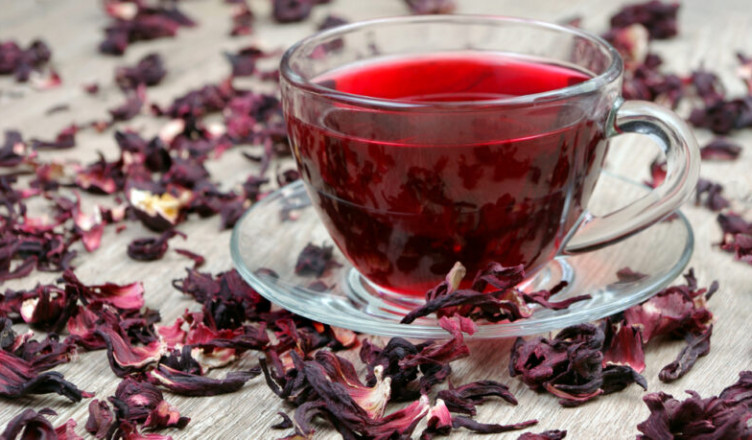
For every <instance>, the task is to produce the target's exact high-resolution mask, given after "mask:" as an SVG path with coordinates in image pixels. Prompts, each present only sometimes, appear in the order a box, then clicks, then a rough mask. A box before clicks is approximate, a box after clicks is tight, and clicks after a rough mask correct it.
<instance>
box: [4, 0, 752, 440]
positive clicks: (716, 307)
mask: <svg viewBox="0 0 752 440" xmlns="http://www.w3.org/2000/svg"><path fill="white" fill-rule="evenodd" d="M457 2H458V4H459V12H463V13H484V14H500V15H510V16H523V17H531V18H536V19H542V20H547V21H557V22H558V21H565V20H566V19H568V18H571V17H573V16H578V15H579V16H582V17H583V18H584V19H583V21H582V26H583V27H584V28H586V29H588V30H592V31H594V32H601V31H603V30H604V29H605V28H606V26H607V22H608V17H610V15H611V14H613V13H614V11H615V10H616V9H618V6H619V5H618V4H617V2H603V1H597V0H568V1H560V0H527V1H524V2H520V1H516V0H494V1H486V0H457ZM270 3H271V2H269V1H266V0H252V1H251V2H250V4H251V8H252V9H253V11H254V13H255V14H256V21H255V24H254V33H253V34H252V35H250V36H247V37H241V38H230V37H229V36H227V31H228V29H229V25H230V13H231V9H230V6H229V5H226V4H224V2H222V1H219V0H188V1H185V2H181V5H182V7H183V9H184V10H185V12H186V13H188V14H189V15H190V16H192V17H194V18H196V19H197V20H198V21H199V23H200V24H199V26H198V27H196V28H193V29H183V30H181V31H180V32H179V34H178V36H177V38H174V39H162V40H156V41H153V42H147V43H139V44H134V45H132V46H131V47H130V48H129V49H128V51H127V53H126V55H125V56H124V57H120V58H118V57H108V56H103V55H100V54H98V53H97V50H96V48H97V44H98V42H99V41H100V40H101V38H102V31H101V29H102V28H103V26H105V24H106V23H107V18H106V17H105V15H104V12H103V11H102V8H101V4H100V2H98V1H96V0H34V1H32V0H28V1H19V0H0V11H2V12H0V40H5V39H10V38H14V39H17V40H18V41H20V42H24V43H25V42H28V41H31V40H32V39H33V38H35V37H42V38H43V39H44V40H46V41H47V42H48V43H49V44H50V45H51V47H52V51H53V60H54V66H55V68H56V69H58V70H59V72H60V74H61V76H62V78H63V79H64V83H63V85H62V87H59V88H56V89H52V90H48V91H36V90H33V89H31V88H29V87H28V86H26V85H20V84H17V83H14V82H13V81H12V80H10V79H8V78H0V132H2V131H4V130H6V129H10V128H15V129H19V130H21V131H22V133H23V134H24V135H25V138H30V137H40V138H52V137H54V135H55V134H56V133H57V132H58V131H59V130H60V129H61V128H62V127H64V126H66V125H67V124H69V123H71V122H73V121H79V122H80V121H88V120H91V119H96V118H100V117H101V116H102V115H103V114H105V111H106V109H107V108H109V107H112V106H113V105H115V104H118V103H120V102H121V100H122V96H121V94H120V92H119V91H118V90H117V88H116V87H115V85H114V84H113V80H112V75H113V69H114V68H115V67H116V66H119V65H123V64H133V63H135V61H136V60H138V59H140V57H142V56H143V55H145V54H147V53H149V52H153V51H156V52H159V53H161V54H162V55H163V56H164V57H165V59H166V66H167V69H168V76H167V79H166V81H165V82H164V83H163V84H161V85H159V86H157V87H153V88H150V89H149V91H148V97H149V99H150V100H151V101H152V102H157V103H167V102H169V101H170V100H171V99H172V98H174V97H176V96H179V95H180V94H182V93H184V92H185V91H187V90H189V89H191V88H195V87H198V86H201V85H204V84H207V83H212V82H217V81H219V80H221V79H223V78H224V77H226V75H227V74H228V73H229V66H228V64H227V62H226V61H225V59H224V57H223V55H222V52H223V51H232V50H235V49H237V48H239V47H242V46H246V45H248V44H250V43H254V44H258V45H260V46H261V47H263V48H267V49H283V48H285V47H286V46H288V45H289V44H291V43H293V42H294V41H296V40H298V39H299V38H302V37H303V36H305V35H307V34H309V33H311V32H313V30H314V29H315V24H316V23H318V22H320V21H321V19H322V18H323V17H324V16H325V15H326V14H328V13H330V12H333V13H336V14H337V15H340V16H343V17H345V18H347V19H349V20H352V21H354V20H360V19H366V18H371V17H382V16H394V15H402V14H405V13H406V12H407V9H406V7H405V6H404V3H403V2H402V1H401V0H379V1H371V0H333V1H332V2H331V3H329V4H326V5H322V6H318V7H316V8H315V9H314V12H313V17H312V19H310V20H308V21H306V22H304V23H299V24H293V25H286V26H280V25H277V24H274V23H273V22H272V21H271V19H270V18H269V17H270V7H269V4H270ZM679 21H680V23H679V26H680V35H679V36H678V37H676V38H674V39H672V40H670V41H659V42H655V43H654V44H653V49H654V50H655V51H656V52H658V53H660V54H661V55H662V56H663V57H664V60H665V68H666V70H670V71H674V72H677V73H680V74H687V73H689V72H690V71H691V70H692V69H695V68H697V67H699V66H701V65H703V64H704V65H705V66H708V67H710V68H712V69H713V70H714V71H717V72H718V73H720V74H721V77H722V79H723V81H724V82H725V84H726V86H727V88H728V90H729V92H730V93H731V94H736V95H739V94H741V93H744V92H745V90H744V88H743V86H742V84H741V82H740V81H739V80H738V79H737V78H736V76H735V70H736V66H737V61H736V58H735V52H736V51H737V50H740V51H743V52H746V53H747V54H752V32H750V31H749V29H752V11H750V9H749V3H748V1H747V0H724V1H715V2H707V1H703V0H685V1H684V2H682V7H681V12H680V19H679ZM272 61H273V60H272ZM272 64H273V62H272ZM92 81H97V82H99V83H100V85H101V86H102V91H101V92H100V93H99V94H98V95H97V96H89V95H86V94H85V93H84V92H83V91H82V88H81V85H82V84H85V83H89V82H92ZM59 104H66V105H68V106H69V110H68V111H61V112H56V113H53V114H49V115H47V114H46V111H47V110H48V109H49V108H51V107H53V106H56V105H59ZM681 110H682V111H685V110H686V109H681ZM163 123H164V120H157V119H156V118H153V117H147V116H139V117H137V118H136V119H134V120H132V121H130V122H128V123H124V124H121V125H120V126H119V128H123V127H132V128H135V129H137V130H140V131H141V132H142V133H144V134H145V135H152V134H154V133H156V131H157V130H158V129H159V127H160V124H163ZM695 132H696V136H697V138H698V140H699V142H700V144H703V143H706V142H707V141H709V140H710V139H711V138H712V135H711V133H709V132H707V131H704V130H695ZM733 139H734V140H735V141H737V142H738V143H740V144H742V145H744V146H745V149H744V151H743V152H742V156H741V158H740V160H738V161H736V162H732V163H707V164H703V169H702V173H701V174H702V176H703V177H706V178H709V179H711V180H715V181H718V182H721V183H723V184H724V185H725V186H726V194H727V195H728V196H729V197H730V198H731V199H732V200H733V202H732V203H733V206H734V209H735V210H737V211H740V212H747V211H749V208H750V199H749V198H748V196H749V195H750V188H752V173H749V169H750V166H751V165H752V130H744V131H741V132H738V133H735V134H734V135H733ZM647 144H649V142H648V143H647ZM98 151H101V152H103V153H104V154H105V155H106V156H108V157H113V155H115V154H116V151H117V150H116V146H115V143H114V140H113V137H112V132H111V131H108V132H106V133H104V134H98V133H93V132H88V131H87V132H83V133H81V134H79V135H78V136H77V146H76V147H75V148H74V149H71V150H68V151H61V152H44V153H42V154H41V155H42V157H43V158H45V159H49V158H51V157H53V156H56V157H59V158H65V159H76V160H79V161H82V162H84V163H87V162H90V161H92V160H94V159H95V158H96V156H95V155H96V153H97V152H98ZM655 154H656V153H655V150H654V147H652V146H650V145H647V146H646V141H645V140H644V138H639V137H636V136H629V137H624V138H622V139H619V140H617V141H615V142H614V144H613V147H612V148H611V152H610V155H609V157H608V164H609V166H611V167H613V168H615V169H618V170H621V171H623V172H626V173H628V174H629V175H632V176H637V177H645V178H646V177H647V172H646V170H647V164H648V163H649V162H650V160H651V159H652V158H653V156H654V155H655ZM208 167H209V168H210V171H211V172H212V174H213V175H214V176H221V179H222V183H223V185H226V186H227V187H229V186H232V185H235V184H238V183H241V182H242V181H244V179H245V177H246V176H247V175H248V173H249V172H253V171H254V170H253V169H251V168H252V167H253V165H250V164H249V162H248V161H246V160H244V159H243V158H242V157H241V149H234V150H231V151H229V152H227V153H226V154H225V155H224V156H223V157H222V158H221V159H220V160H216V161H211V162H210V163H209V165H208ZM86 198H87V200H86V201H87V202H92V201H93V202H97V201H99V200H101V199H97V198H96V197H92V196H86ZM683 212H684V213H685V214H686V215H687V217H688V218H689V220H690V222H691V224H692V226H693V228H694V232H695V234H696V239H697V245H696V248H695V252H694V255H693V257H692V260H691V262H690V266H691V267H694V268H695V272H696V274H697V277H698V279H699V280H700V283H701V285H707V284H709V283H710V282H711V281H712V280H718V281H719V282H720V286H721V289H720V291H719V293H717V294H716V296H715V297H713V299H712V300H711V302H710V308H711V310H712V311H713V313H714V314H715V316H716V320H717V321H716V323H715V327H714V332H713V338H712V350H711V353H710V354H709V355H708V356H707V357H705V358H701V359H700V360H699V361H698V362H697V364H696V365H695V367H694V369H693V370H692V371H691V372H690V373H689V374H688V375H687V376H686V377H684V378H682V379H680V380H678V381H676V382H675V383H671V384H664V383H661V382H660V381H659V380H658V371H659V370H660V369H661V367H663V366H664V365H666V364H667V363H669V362H670V361H671V360H673V359H674V357H675V356H676V354H677V353H678V351H679V350H680V349H681V346H682V343H681V342H670V341H659V342H656V343H651V344H649V345H648V347H647V349H646V362H647V368H646V370H645V371H644V376H645V378H646V379H647V381H648V390H649V391H650V392H655V391H664V392H667V393H670V394H673V395H674V396H677V397H682V396H683V395H684V390H688V389H693V390H697V391H698V392H699V393H700V394H701V395H703V396H710V395H715V394H718V393H719V392H720V391H721V390H722V389H723V388H724V387H726V386H727V385H730V384H732V383H733V382H735V381H736V379H737V375H738V373H739V371H741V370H745V369H749V368H750V366H752V362H750V361H751V360H752V339H750V338H749V337H748V335H749V333H748V329H749V325H750V324H749V319H748V316H749V315H748V310H751V309H752V282H750V275H752V266H749V265H747V264H744V263H740V262H737V261H734V260H733V258H732V256H731V255H730V254H726V253H724V252H721V251H720V250H719V249H718V247H717V245H716V243H718V241H719V240H720V236H721V233H720V229H719V227H718V225H717V222H716V214H715V213H712V212H710V211H708V210H706V209H704V208H701V207H695V206H693V205H691V204H689V203H688V204H687V205H686V206H685V207H684V208H683ZM180 229H181V230H183V231H185V232H186V233H187V234H188V238H187V240H185V242H183V243H180V245H181V247H184V248H188V249H192V250H194V251H197V252H200V253H201V254H203V255H205V256H206V257H207V264H206V265H205V266H204V268H203V271H207V272H213V273H217V272H220V271H224V270H227V269H229V268H231V265H232V263H231V260H230V254H229V250H228V249H229V238H230V232H229V231H224V232H218V231H219V219H218V218H216V217H215V218H211V219H207V220H198V219H191V220H190V221H188V222H187V223H186V224H184V225H181V227H180ZM146 235H150V233H148V231H146V230H145V229H144V228H143V227H142V226H141V225H140V224H137V223H129V224H128V227H127V229H126V230H125V231H123V232H122V233H120V234H115V232H114V230H113V228H109V229H107V230H106V232H105V236H104V238H103V240H102V247H101V248H100V249H99V250H97V251H95V252H94V253H91V254H86V253H85V252H81V255H80V256H79V257H78V258H77V259H76V266H77V270H76V272H77V274H78V276H79V277H80V278H81V279H82V280H83V281H84V282H86V283H91V284H94V283H101V282H105V281H112V282H118V283H127V282H132V281H137V280H138V281H142V282H143V283H144V286H145V288H146V304H147V306H149V307H152V308H157V309H159V310H160V312H161V313H162V316H163V321H164V322H165V323H171V322H173V320H174V319H175V318H176V317H177V316H179V315H181V314H182V313H183V311H184V310H185V309H186V308H190V309H197V308H198V306H197V304H196V303H195V302H193V301H192V300H190V299H189V298H187V297H186V296H184V295H182V294H180V292H178V291H176V290H174V289H173V288H172V286H171V284H170V281H171V280H172V279H176V278H181V277H183V276H184V274H185V269H184V268H185V267H186V266H187V260H186V259H185V258H184V257H181V256H179V255H176V254H174V253H172V252H170V253H168V254H167V255H166V256H165V258H164V259H163V260H161V261H158V262H155V263H150V264H144V263H139V262H135V261H133V260H130V259H129V258H127V256H126V254H125V248H126V246H127V244H128V243H129V242H130V241H131V240H132V239H134V238H136V237H143V236H146ZM178 240H179V239H178ZM652 252H660V249H654V250H652ZM56 276H57V275H56V274H38V273H35V274H33V275H32V276H30V277H27V278H25V279H22V280H17V281H14V282H8V283H6V284H5V285H4V286H3V288H5V287H7V288H31V287H33V285H35V284H36V283H37V282H51V281H52V280H54V278H55V277H56ZM678 281H680V280H678ZM511 344H512V341H511V340H496V341H479V342H471V343H470V344H469V346H470V349H471V353H472V355H471V356H470V357H469V358H468V359H463V360H461V361H458V362H456V363H455V364H453V365H454V372H453V376H452V377H453V378H454V381H455V382H456V383H465V382H468V381H471V380H480V379H495V380H499V381H502V382H504V383H506V384H508V385H509V386H510V388H511V390H512V391H513V392H514V394H515V395H516V396H517V398H518V399H519V405H518V406H516V407H512V406H509V405H506V404H503V403H500V402H490V403H487V404H485V405H483V406H481V407H480V408H479V413H478V415H477V417H476V419H477V420H479V421H484V422H494V423H513V422H519V421H523V420H528V419H531V418H536V419H538V420H539V421H540V423H539V424H538V426H536V427H534V428H533V429H532V431H534V432H539V431H542V430H544V429H566V430H567V431H568V433H569V434H568V436H567V438H574V439H587V438H609V439H616V438H634V436H635V435H636V434H637V428H636V426H637V424H638V423H639V422H641V421H643V420H645V419H646V418H647V416H648V410H647V407H646V406H645V404H644V403H643V402H642V397H643V395H644V394H645V392H643V391H642V389H640V388H639V387H637V386H631V387H629V388H628V389H626V390H624V391H623V392H619V393H616V394H612V395H608V396H602V397H600V398H598V399H596V400H594V401H592V402H590V403H588V404H586V405H583V406H581V407H578V408H562V407H561V406H559V405H558V404H557V402H556V399H555V398H554V397H552V396H550V395H541V394H536V393H535V392H533V391H531V390H529V389H528V388H527V387H526V386H524V385H523V384H522V383H521V382H520V381H519V380H517V379H514V378H510V377H509V374H508V372H507V364H508V358H509V350H510V347H511ZM255 359H256V355H255V354H248V355H246V356H245V358H244V359H243V360H242V361H241V366H251V365H253V364H255ZM57 370H58V371H60V372H62V373H64V374H65V377H66V379H68V380H70V381H72V382H73V383H75V384H78V385H79V386H80V387H81V388H83V389H86V390H88V391H94V392H96V394H97V396H99V397H100V398H104V397H105V396H109V395H112V394H114V391H115V388H116V386H117V384H118V382H119V380H118V379H117V378H116V377H115V376H114V375H113V374H112V372H111V371H110V368H109V366H108V363H107V360H106V356H105V353H104V352H102V351H99V352H93V353H84V354H81V355H80V356H79V357H78V359H76V360H74V361H73V362H71V363H69V364H66V365H62V366H61V367H59V368H57ZM166 398H167V400H168V401H169V402H170V403H172V404H173V405H175V406H176V407H177V408H179V409H180V411H181V413H182V414H183V415H186V416H189V417H191V418H192V421H191V422H190V423H189V425H188V426H187V427H186V428H185V429H184V430H182V431H178V430H166V431H164V433H169V434H171V435H172V436H173V437H174V438H185V439H194V438H276V437H281V436H283V431H274V430H271V429H270V428H269V426H270V425H271V424H273V423H276V422H278V421H279V417H278V416H277V415H276V414H277V412H278V411H281V410H289V408H287V407H285V405H283V403H282V402H281V401H280V400H278V399H277V398H276V396H274V395H273V394H272V393H271V392H270V390H269V389H268V388H267V386H266V385H265V383H264V381H263V379H262V378H256V379H253V380H251V381H250V382H249V383H248V384H246V386H245V387H244V388H243V389H242V390H241V391H240V392H237V393H233V394H229V395H225V396H220V397H211V398H184V397H180V396H175V395H171V394H169V393H167V394H166ZM87 406H88V402H87V401H83V402H81V403H78V404H70V403H68V402H67V401H65V400H64V399H63V398H61V397H60V396H57V395H45V396H34V397H29V398H22V399H16V400H13V401H7V400H6V401H3V402H2V403H0V426H5V425H6V424H7V423H8V421H9V420H10V419H11V418H12V417H13V416H15V415H16V414H18V413H19V412H21V411H22V410H23V409H24V408H26V407H31V408H35V409H41V408H44V407H51V408H53V409H55V410H56V411H57V412H58V413H59V416H58V417H57V418H55V419H54V420H53V423H54V424H56V425H57V424H60V423H62V422H63V421H65V420H67V419H68V418H69V417H72V418H74V419H75V420H76V421H77V422H78V425H79V427H78V432H79V434H84V432H83V431H84V430H83V425H84V423H85V421H86V418H87ZM417 432H420V431H417ZM516 436H517V434H516V433H510V434H505V435H499V437H498V438H502V437H503V438H516ZM330 437H331V438H336V437H337V436H336V434H333V433H331V432H329V431H326V430H325V429H324V430H321V431H320V432H318V433H317V435H316V438H330ZM452 438H458V439H463V438H480V436H479V435H475V434H472V433H468V432H467V431H463V430H458V431H455V432H454V433H453V434H452ZM493 438H497V437H493Z"/></svg>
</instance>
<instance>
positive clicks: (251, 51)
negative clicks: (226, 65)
mask: <svg viewBox="0 0 752 440" xmlns="http://www.w3.org/2000/svg"><path fill="white" fill-rule="evenodd" d="M266 56H268V54H267V53H266V52H264V51H263V50H261V49H259V48H258V47H256V46H248V47H244V48H242V49H240V50H238V51H237V52H236V53H229V52H225V57H227V60H228V61H229V62H230V65H231V66H232V75H233V76H250V75H253V74H254V73H256V61H257V60H258V59H259V58H264V57H266Z"/></svg>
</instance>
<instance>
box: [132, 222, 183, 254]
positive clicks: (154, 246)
mask: <svg viewBox="0 0 752 440" xmlns="http://www.w3.org/2000/svg"><path fill="white" fill-rule="evenodd" d="M176 235H180V236H182V237H183V238H185V234H183V233H182V232H179V231H176V230H174V229H169V230H167V231H165V232H163V233H162V235H160V236H159V237H157V238H137V239H135V240H133V241H132V242H130V244H128V256H129V257H131V258H132V259H134V260H137V261H155V260H159V259H161V258H162V257H164V254H165V253H166V252H167V242H168V241H169V240H170V239H171V238H173V237H175V236H176Z"/></svg>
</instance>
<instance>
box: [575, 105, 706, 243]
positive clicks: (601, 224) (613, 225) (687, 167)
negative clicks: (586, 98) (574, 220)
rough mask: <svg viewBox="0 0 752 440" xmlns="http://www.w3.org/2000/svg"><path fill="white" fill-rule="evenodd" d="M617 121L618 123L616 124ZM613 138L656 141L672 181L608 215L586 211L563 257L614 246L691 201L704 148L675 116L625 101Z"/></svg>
mask: <svg viewBox="0 0 752 440" xmlns="http://www.w3.org/2000/svg"><path fill="white" fill-rule="evenodd" d="M611 121H613V122H611ZM608 130H609V131H610V132H609V133H608V137H613V136H617V135H619V134H622V133H638V134H643V135H647V136H649V137H650V138H652V139H653V140H654V141H655V142H656V143H657V144H658V145H659V146H660V148H661V149H662V150H663V152H664V154H665V156H666V168H667V170H666V171H667V172H666V178H665V180H664V181H663V183H662V184H660V185H659V186H658V187H656V188H654V189H653V190H652V191H651V192H650V193H648V194H646V195H645V196H644V197H642V198H640V199H638V200H636V201H634V202H632V203H630V204H629V205H627V206H625V207H623V208H621V209H619V210H617V211H614V212H612V213H609V214H607V215H604V216H600V217H599V216H594V215H592V214H590V213H589V212H587V211H586V212H585V214H584V216H583V218H582V219H581V221H580V223H579V226H578V227H576V230H575V231H574V234H573V235H571V238H570V239H569V240H568V241H567V242H566V244H565V245H564V249H563V253H565V254H573V253H580V252H587V251H591V250H594V249H598V248H601V247H604V246H608V245H610V244H612V243H615V242H617V241H619V240H622V239H624V238H627V237H629V236H630V235H632V234H634V233H636V232H639V231H641V230H643V229H645V228H647V227H648V226H650V225H652V224H654V223H656V222H658V221H660V220H661V219H663V218H664V217H666V216H668V215H669V214H671V213H672V212H673V211H674V210H676V209H677V208H678V207H679V206H680V205H681V204H682V203H683V202H684V201H686V200H687V199H688V198H689V196H690V195H691V194H692V192H693V191H694V189H695V186H696V185H697V179H698V178H699V175H700V150H699V148H698V147H697V141H696V140H695V137H694V134H693V133H692V131H691V129H690V128H689V127H688V126H687V124H686V123H685V122H684V121H683V120H681V118H679V117H678V116H677V115H676V114H675V113H674V112H672V111H671V110H668V109H666V108H665V107H662V106H660V105H657V104H653V103H651V102H646V101H624V100H623V99H619V101H618V102H616V103H615V105H614V109H613V110H612V111H611V116H610V119H609V123H608Z"/></svg>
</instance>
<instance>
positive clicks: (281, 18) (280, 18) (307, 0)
mask: <svg viewBox="0 0 752 440" xmlns="http://www.w3.org/2000/svg"><path fill="white" fill-rule="evenodd" d="M315 3H316V1H315V0H273V3H272V15H273V17H274V19H275V20H276V21H277V22H279V23H294V22H297V21H303V20H305V19H306V18H308V16H309V15H311V10H312V9H313V6H314V5H315Z"/></svg>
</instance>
